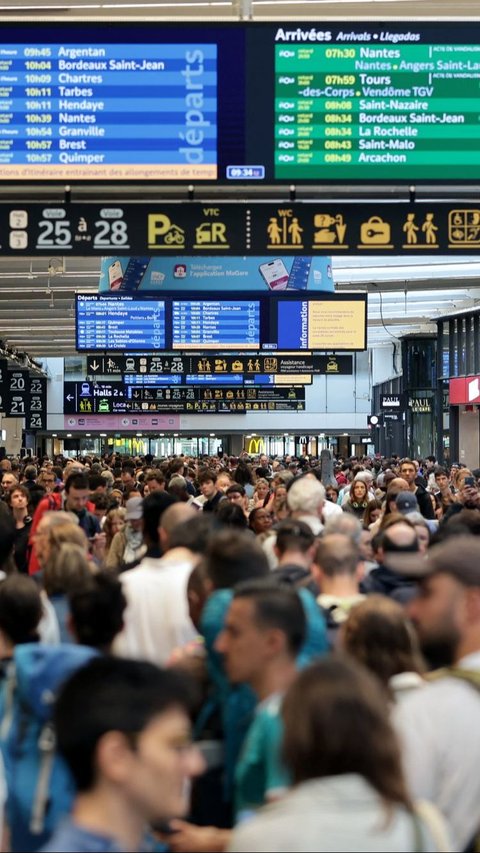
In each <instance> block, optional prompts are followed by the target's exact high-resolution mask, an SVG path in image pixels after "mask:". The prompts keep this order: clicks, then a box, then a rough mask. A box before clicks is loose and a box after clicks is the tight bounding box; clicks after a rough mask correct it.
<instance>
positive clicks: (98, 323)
mask: <svg viewBox="0 0 480 853" xmlns="http://www.w3.org/2000/svg"><path fill="white" fill-rule="evenodd" d="M366 309H367V300H366V295H365V294H364V293H324V294H320V293H315V294H314V293H309V294H306V295H305V296H304V297H302V298H301V299H299V298H298V295H296V294H294V293H282V294H281V295H277V294H271V293H268V294H265V293H262V294H261V295H260V296H258V295H257V294H255V293H253V292H252V293H241V292H239V291H234V292H230V293H229V294H228V298H227V299H223V300H220V299H212V298H211V297H210V298H208V297H207V294H206V293H205V292H204V291H195V294H194V296H193V298H189V299H179V298H178V294H177V293H176V292H175V293H174V292H173V291H163V292H162V298H161V299H157V298H155V297H154V295H153V293H150V294H149V295H148V296H147V295H146V294H145V295H144V294H142V295H138V294H135V295H134V296H133V295H132V296H127V295H123V294H119V293H114V294H109V295H103V294H98V295H97V294H95V295H91V294H77V295H76V321H77V322H76V329H77V332H76V340H77V350H78V351H79V352H92V353H94V352H100V351H104V352H112V353H118V352H127V353H130V354H132V353H139V354H141V353H148V352H165V351H167V352H177V353H179V352H182V353H183V352H185V353H188V352H189V353H192V354H193V353H198V354H205V357H203V358H200V359H196V358H194V359H193V362H194V364H192V362H190V369H192V368H194V367H196V371H194V370H192V373H190V372H189V369H188V366H187V363H186V362H185V361H182V371H181V373H182V376H186V382H185V384H187V385H189V384H191V383H193V384H202V383H203V384H205V385H214V384H215V385H216V384H223V383H224V382H225V381H226V382H227V384H229V385H235V384H236V383H237V382H238V383H240V382H241V381H242V379H243V378H244V375H246V374H248V373H258V374H260V373H262V364H263V362H262V364H261V361H260V359H259V358H250V357H249V358H248V359H246V360H245V365H244V370H243V371H242V373H241V374H240V372H239V374H238V379H237V378H236V376H235V372H234V371H235V368H233V369H232V370H229V369H228V365H229V364H230V361H229V359H227V358H225V359H222V358H216V357H215V356H212V355H211V353H212V352H213V351H215V353H225V354H226V355H228V352H229V351H230V353H234V352H235V353H244V352H253V351H255V350H257V351H259V350H260V351H263V352H265V353H266V352H269V353H271V354H272V358H271V359H268V360H267V359H266V360H265V365H264V370H263V372H265V373H271V372H272V371H273V370H275V369H276V364H277V358H275V357H274V352H275V351H276V352H280V353H285V352H299V351H302V350H304V351H306V350H309V351H320V352H335V351H344V352H348V351H361V350H364V349H365V347H366V330H367V326H366ZM175 358H177V359H181V356H180V355H178V356H173V357H172V364H173V362H174V359H175ZM110 361H111V359H105V360H103V361H102V362H100V361H98V360H97V359H95V362H94V363H92V373H93V370H94V365H95V370H98V369H99V368H100V367H101V364H103V366H104V367H106V364H108V363H109V362H110ZM105 362H106V363H105ZM269 362H270V363H269ZM130 363H131V367H130V366H129V364H130ZM233 363H235V364H237V365H238V360H235V362H232V367H233ZM200 365H202V366H200ZM136 366H137V361H136V360H134V358H133V357H129V358H128V359H126V361H125V367H126V368H127V370H128V371H130V370H132V371H133V372H132V373H128V377H127V379H126V383H127V384H128V385H129V386H130V387H132V388H134V387H135V386H139V387H140V386H142V385H143V386H147V385H152V386H153V385H158V386H160V385H163V384H164V383H165V384H167V385H174V384H179V382H178V379H177V378H175V377H174V378H172V373H171V372H169V373H168V375H166V377H161V378H159V377H158V371H157V372H155V371H153V373H151V374H147V375H146V374H145V373H144V374H139V373H138V372H137V369H136ZM145 366H146V364H145ZM170 367H171V365H170ZM217 368H221V369H219V370H217ZM169 369H170V368H169ZM201 371H203V372H204V377H202V376H201V375H200V372H201ZM179 372H180V371H174V373H179ZM216 372H217V373H218V375H216ZM306 372H309V371H306ZM106 373H109V370H108V369H107V370H106ZM197 374H198V375H197ZM222 374H223V375H222ZM96 375H100V374H96Z"/></svg>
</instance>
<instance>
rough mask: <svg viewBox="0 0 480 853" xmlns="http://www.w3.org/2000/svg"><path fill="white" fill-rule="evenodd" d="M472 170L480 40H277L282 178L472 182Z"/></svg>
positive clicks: (478, 132)
mask: <svg viewBox="0 0 480 853" xmlns="http://www.w3.org/2000/svg"><path fill="white" fill-rule="evenodd" d="M375 38H376V37H375V36H374V39H375ZM472 171H473V172H475V173H477V174H478V173H479V171H480V44H452V43H449V44H402V43H398V44H380V43H379V42H378V41H375V40H373V39H372V40H371V41H366V42H365V43H363V44H362V43H361V42H358V41H356V42H355V43H354V44H333V43H331V42H330V43H326V44H276V46H275V177H276V178H277V179H282V178H284V179H285V180H295V179H296V180H313V179H314V180H317V181H319V180H320V181H321V180H322V178H323V179H325V180H327V179H331V178H332V174H334V175H335V178H336V179H337V180H352V181H356V180H362V181H366V180H369V179H371V180H373V181H378V180H382V179H383V180H390V181H391V180H395V178H400V179H404V178H405V177H406V176H407V175H408V179H409V180H410V181H415V180H420V179H421V180H429V179H432V180H433V179H438V177H439V175H441V176H442V179H443V180H469V175H470V174H471V173H472Z"/></svg>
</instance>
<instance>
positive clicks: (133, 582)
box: [114, 492, 198, 666]
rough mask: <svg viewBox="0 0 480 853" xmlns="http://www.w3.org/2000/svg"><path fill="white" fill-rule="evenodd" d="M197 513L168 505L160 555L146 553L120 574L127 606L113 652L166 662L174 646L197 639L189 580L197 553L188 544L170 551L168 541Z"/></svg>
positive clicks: (160, 532) (176, 504)
mask: <svg viewBox="0 0 480 853" xmlns="http://www.w3.org/2000/svg"><path fill="white" fill-rule="evenodd" d="M163 494H164V493H162V492H160V493H159V495H163ZM151 497H152V498H153V497H154V495H152V496H151ZM146 500H150V498H147V499H146ZM197 515H198V513H197V511H196V510H195V509H193V508H192V507H190V506H189V505H188V504H185V503H180V502H173V503H172V504H171V505H170V506H167V508H166V509H164V510H163V512H162V513H161V515H160V518H159V522H158V528H157V529H158V537H159V542H160V546H161V550H162V552H163V554H162V557H160V558H155V557H148V556H147V557H144V558H143V560H142V561H141V563H140V564H139V565H138V566H137V567H136V568H134V569H131V570H130V571H128V572H124V573H123V574H121V575H120V580H121V582H122V586H123V591H124V593H125V596H126V599H127V609H126V612H125V624H124V628H123V631H122V632H121V634H119V636H118V637H117V639H116V640H115V645H114V651H115V654H117V655H120V656H121V657H128V658H135V659H137V660H148V661H151V662H152V663H156V664H157V665H159V666H165V664H166V663H167V661H168V660H169V659H170V657H171V655H172V652H173V651H174V650H175V649H176V648H178V647H179V646H183V645H186V644H187V643H189V642H191V641H192V640H194V639H195V638H196V636H197V633H196V631H195V628H194V626H193V623H192V621H191V619H190V615H189V612H188V599H187V583H188V579H189V577H190V574H191V572H192V570H193V568H194V567H195V565H196V562H197V557H196V555H194V554H193V553H192V552H191V551H189V550H188V549H186V548H173V549H170V544H169V543H170V536H171V534H172V532H173V531H174V530H175V528H176V527H178V525H179V524H182V523H184V522H186V521H188V520H191V519H192V518H196V516H197ZM169 549H170V550H169Z"/></svg>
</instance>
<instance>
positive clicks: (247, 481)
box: [233, 460, 254, 498]
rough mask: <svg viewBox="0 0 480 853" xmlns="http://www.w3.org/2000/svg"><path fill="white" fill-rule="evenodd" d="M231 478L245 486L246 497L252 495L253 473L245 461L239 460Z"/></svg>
mask: <svg viewBox="0 0 480 853" xmlns="http://www.w3.org/2000/svg"><path fill="white" fill-rule="evenodd" d="M233 478H234V480H235V482H236V483H240V485H241V486H243V487H244V488H245V494H246V495H247V497H249V498H251V497H253V491H254V485H253V474H252V471H251V469H250V468H249V466H248V465H247V463H246V462H243V461H242V460H240V461H239V463H238V465H237V467H236V468H235V473H234V475H233Z"/></svg>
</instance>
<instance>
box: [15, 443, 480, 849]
mask: <svg viewBox="0 0 480 853" xmlns="http://www.w3.org/2000/svg"><path fill="white" fill-rule="evenodd" d="M0 475H1V483H0V490H1V500H0V651H1V668H0V675H1V677H0V754H1V759H2V760H1V764H0V804H1V803H3V807H2V813H3V815H4V818H3V846H2V849H3V850H6V851H7V850H12V851H17V850H18V851H19V850H32V851H33V850H40V849H41V850H45V851H93V850H95V851H137V850H138V851H140V850H159V851H172V853H195V852H196V851H197V853H202V851H212V853H215V851H302V850H304V851H327V850H331V851H360V853H361V852H362V851H377V850H378V851H380V850H385V851H407V853H408V851H419V853H421V851H469V850H471V851H474V850H475V849H477V847H476V845H477V844H478V843H479V842H480V771H479V767H480V738H479V737H478V736H477V734H476V724H477V721H478V720H479V719H480V539H479V538H478V537H479V535H480V469H473V470H471V469H467V468H466V467H465V466H461V465H460V464H452V465H450V466H448V467H444V466H441V465H438V464H437V461H436V459H435V457H434V456H429V457H427V458H426V459H418V460H417V459H409V458H403V459H401V458H399V457H398V456H393V457H392V458H389V459H380V458H370V457H363V458H357V457H355V458H350V459H341V458H339V459H336V460H333V461H332V464H331V465H328V464H326V463H325V461H323V464H321V461H320V459H316V458H309V457H302V458H295V457H291V456H285V457H283V458H280V457H275V458H274V457H270V456H268V455H265V454H262V455H260V456H258V457H255V458H251V457H249V456H248V455H247V454H246V453H243V454H241V455H240V456H239V457H228V456H226V455H224V454H222V455H221V456H219V457H203V458H201V459H195V458H191V457H185V456H180V457H175V458H169V459H156V458H153V457H152V456H145V457H135V458H132V457H125V456H121V455H118V454H110V455H104V456H102V457H100V456H94V455H84V456H80V457H78V458H75V459H71V458H65V457H63V456H57V457H55V458H54V459H50V458H48V457H44V458H42V459H40V458H38V459H36V458H28V459H24V460H19V459H3V460H1V461H0Z"/></svg>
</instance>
